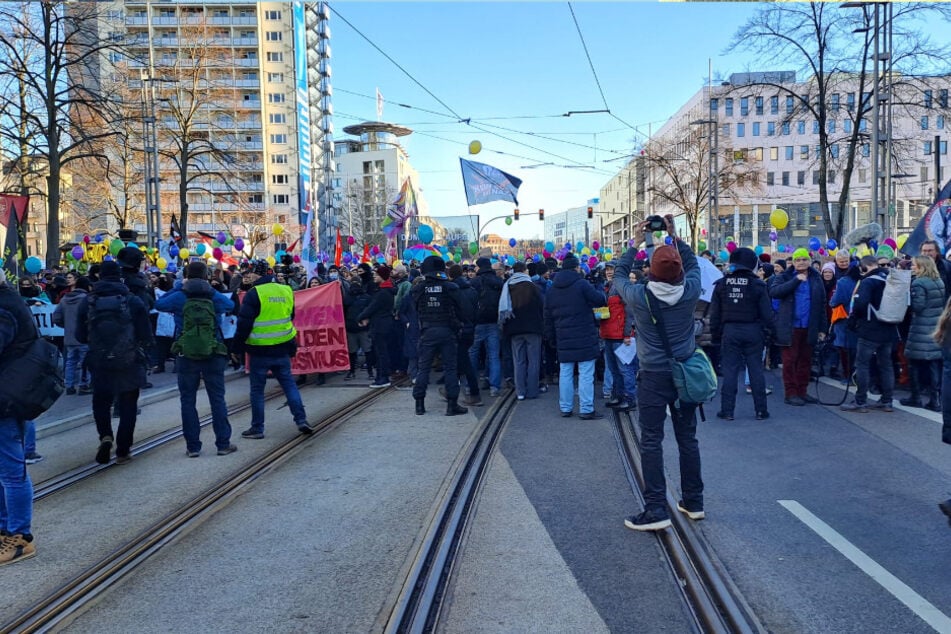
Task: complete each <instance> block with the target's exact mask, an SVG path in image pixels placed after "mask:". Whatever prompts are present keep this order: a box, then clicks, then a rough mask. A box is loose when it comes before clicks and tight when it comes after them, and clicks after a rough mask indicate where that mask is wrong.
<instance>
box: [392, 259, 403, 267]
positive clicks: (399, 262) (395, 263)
mask: <svg viewBox="0 0 951 634" xmlns="http://www.w3.org/2000/svg"><path fill="white" fill-rule="evenodd" d="M402 263H403V260H393V266H399V265H400V264H402Z"/></svg>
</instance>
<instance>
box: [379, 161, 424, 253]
mask: <svg viewBox="0 0 951 634" xmlns="http://www.w3.org/2000/svg"><path fill="white" fill-rule="evenodd" d="M416 213H417V209H416V190H414V189H413V184H412V183H411V182H410V180H409V178H408V177H407V178H406V180H404V181H403V186H402V187H400V193H399V195H398V196H397V197H396V200H394V201H393V204H392V205H390V208H389V209H387V210H386V218H384V219H383V225H382V226H381V228H382V229H383V233H384V234H385V235H386V237H387V241H389V240H395V239H396V236H398V235H399V234H401V233H402V232H403V227H405V226H406V221H407V220H408V219H410V218H412V217H413V216H415V215H416Z"/></svg>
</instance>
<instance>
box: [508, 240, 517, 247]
mask: <svg viewBox="0 0 951 634" xmlns="http://www.w3.org/2000/svg"><path fill="white" fill-rule="evenodd" d="M516 244H518V240H516V239H515V238H509V246H510V247H514V246H515V245H516Z"/></svg>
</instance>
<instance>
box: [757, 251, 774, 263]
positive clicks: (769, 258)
mask: <svg viewBox="0 0 951 634" xmlns="http://www.w3.org/2000/svg"><path fill="white" fill-rule="evenodd" d="M772 260H773V257H772V256H771V255H770V254H769V253H760V254H759V261H760V262H766V263H769V262H772Z"/></svg>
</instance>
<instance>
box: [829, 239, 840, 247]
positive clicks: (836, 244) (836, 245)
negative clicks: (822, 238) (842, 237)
mask: <svg viewBox="0 0 951 634" xmlns="http://www.w3.org/2000/svg"><path fill="white" fill-rule="evenodd" d="M838 246H839V243H838V242H836V241H835V240H833V239H832V238H829V241H828V242H826V248H827V249H835V248H836V247H838Z"/></svg>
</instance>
